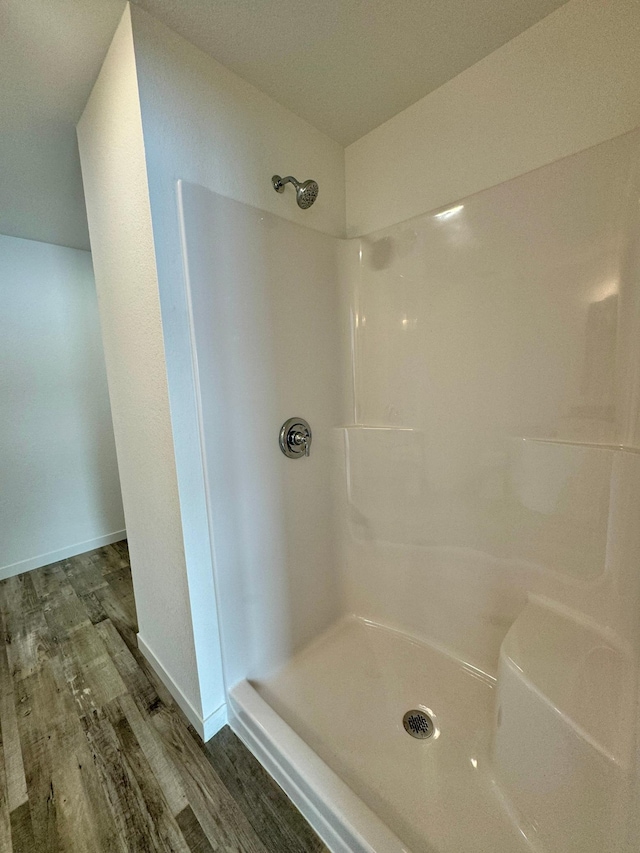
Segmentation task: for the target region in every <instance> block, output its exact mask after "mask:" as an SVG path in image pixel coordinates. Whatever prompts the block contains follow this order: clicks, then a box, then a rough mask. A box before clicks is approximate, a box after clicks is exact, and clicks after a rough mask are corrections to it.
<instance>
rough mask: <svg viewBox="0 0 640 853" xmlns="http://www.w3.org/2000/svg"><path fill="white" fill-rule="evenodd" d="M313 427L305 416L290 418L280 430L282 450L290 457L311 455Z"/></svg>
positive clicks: (296, 457)
mask: <svg viewBox="0 0 640 853" xmlns="http://www.w3.org/2000/svg"><path fill="white" fill-rule="evenodd" d="M310 447H311V427H310V426H309V424H308V423H307V422H306V421H305V420H304V418H289V420H288V421H285V422H284V423H283V424H282V428H281V430H280V450H281V451H282V452H283V453H284V455H285V456H288V457H289V459H299V458H300V457H301V456H308V455H309V448H310Z"/></svg>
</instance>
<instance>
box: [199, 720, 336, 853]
mask: <svg viewBox="0 0 640 853" xmlns="http://www.w3.org/2000/svg"><path fill="white" fill-rule="evenodd" d="M204 749H205V751H206V754H207V756H208V758H209V761H210V762H211V764H212V765H213V767H214V768H215V771H216V773H217V774H218V776H219V777H220V779H221V780H222V782H223V783H224V784H225V786H226V788H227V790H228V791H229V793H230V794H231V796H232V797H233V798H234V800H235V801H236V802H237V803H238V805H239V806H240V808H241V809H242V811H243V812H244V813H245V815H246V816H247V818H248V820H249V822H250V823H251V825H252V826H253V828H254V830H255V831H256V832H257V834H258V835H259V836H260V838H261V839H262V840H263V842H264V844H265V846H266V847H267V849H268V850H270V851H279V850H287V851H290V853H322V851H324V850H326V848H325V846H324V844H323V843H322V841H320V839H319V838H318V836H317V835H316V834H315V833H314V832H313V830H312V829H311V827H310V826H309V824H308V823H307V821H306V820H305V819H304V818H303V817H302V815H301V814H300V812H299V811H298V810H297V809H296V808H295V807H294V806H293V804H292V803H291V801H290V800H289V798H288V797H287V795H286V794H285V793H284V791H283V790H282V788H280V786H279V785H278V784H277V783H276V782H275V781H274V780H273V779H272V778H271V776H269V774H268V773H267V771H266V770H265V769H264V768H263V767H262V765H261V764H260V762H259V761H257V759H255V758H254V757H253V755H252V754H251V753H250V752H249V750H248V749H247V748H246V747H245V746H244V744H243V743H242V742H241V741H240V740H239V739H238V738H237V737H236V735H235V734H234V733H233V732H232V731H231V729H230V728H229V726H225V727H224V728H223V729H222V730H221V731H220V732H218V734H217V735H216V736H215V737H214V738H212V739H211V740H210V741H209V743H207V744H205V745H204Z"/></svg>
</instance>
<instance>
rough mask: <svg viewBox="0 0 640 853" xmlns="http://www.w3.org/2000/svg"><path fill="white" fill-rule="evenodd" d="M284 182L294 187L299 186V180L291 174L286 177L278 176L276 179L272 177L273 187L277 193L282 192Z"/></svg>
mask: <svg viewBox="0 0 640 853" xmlns="http://www.w3.org/2000/svg"><path fill="white" fill-rule="evenodd" d="M285 184H293V186H294V187H295V188H296V189H299V188H300V186H301V185H300V181H298V180H296V179H295V178H294V177H293V175H287V177H286V178H278V180H276V179H275V178H274V179H273V188H274V189H275V191H276V192H277V193H283V192H284V186H285Z"/></svg>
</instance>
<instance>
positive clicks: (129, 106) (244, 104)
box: [78, 7, 344, 733]
mask: <svg viewBox="0 0 640 853" xmlns="http://www.w3.org/2000/svg"><path fill="white" fill-rule="evenodd" d="M134 44H135V49H134ZM134 50H135V53H134ZM142 133H143V134H144V141H143V137H142ZM78 138H79V143H80V153H81V159H82V167H83V179H84V183H85V193H86V195H87V209H88V217H89V229H90V233H91V238H92V250H93V256H94V265H95V268H96V281H97V286H98V292H99V297H100V302H101V318H102V325H103V335H104V338H105V349H106V358H107V372H108V377H109V386H110V391H111V396H112V405H113V410H114V426H115V433H116V441H117V444H118V452H119V457H120V461H121V470H122V488H123V496H124V506H125V513H126V515H127V524H128V530H129V540H130V546H131V557H132V570H133V579H134V587H135V591H136V602H137V605H138V611H139V620H140V637H141V639H142V641H143V646H144V647H145V648H146V649H147V652H148V653H149V655H150V656H151V657H153V658H154V659H155V663H156V665H157V666H158V667H159V669H161V670H162V672H163V673H164V675H165V676H166V677H167V678H168V680H169V682H170V684H171V686H172V689H173V690H174V695H175V693H176V691H177V692H179V693H180V694H181V695H182V697H183V698H184V699H185V700H186V703H187V705H188V706H190V707H191V708H192V709H193V712H194V713H195V714H196V715H197V716H199V717H200V718H201V720H204V721H205V723H204V730H205V732H206V733H211V731H210V729H209V730H207V726H206V720H207V719H208V718H210V719H213V718H215V719H216V720H217V719H219V717H218V716H216V715H217V712H218V710H219V708H220V706H221V703H222V702H223V700H224V690H223V681H222V675H221V659H220V645H219V631H218V624H217V613H216V607H215V590H214V579H213V569H212V557H211V544H210V536H209V528H208V514H207V501H206V493H205V483H204V470H203V464H202V445H201V439H200V425H199V420H198V409H197V398H196V385H195V378H194V365H193V360H192V350H191V336H190V326H189V317H188V310H187V298H186V288H185V281H184V274H183V269H182V259H181V258H182V253H181V244H180V230H179V221H178V215H177V205H176V180H177V179H179V178H185V179H189V180H191V181H194V182H197V183H201V184H203V185H205V186H207V187H209V188H211V189H214V190H217V191H219V192H221V193H223V194H227V195H231V196H233V197H235V198H237V199H238V200H241V201H245V202H248V203H250V204H254V205H256V206H259V207H262V208H266V209H272V210H276V211H278V212H279V213H281V215H283V216H285V217H286V218H289V219H292V220H294V221H296V220H297V221H304V222H305V223H306V224H307V225H310V226H311V227H314V228H316V229H318V230H320V231H325V232H327V233H330V234H335V233H342V232H343V231H344V152H343V149H342V147H341V146H340V145H338V144H337V143H335V142H333V141H331V140H329V139H328V138H327V137H325V136H323V134H321V133H319V132H318V131H317V130H315V129H314V128H312V127H310V126H309V125H308V124H307V123H306V122H304V121H302V120H301V119H299V118H298V117H297V116H294V115H293V114H291V113H289V112H288V111H287V110H285V109H283V108H282V107H281V106H279V105H278V104H276V103H275V102H274V101H272V100H271V99H270V98H268V97H266V96H265V95H263V94H261V93H260V92H258V91H257V90H256V89H254V88H253V87H252V86H249V85H248V84H246V83H244V82H243V81H242V80H240V79H239V78H238V77H236V76H235V75H234V74H231V73H230V72H228V71H227V70H226V69H224V68H223V67H222V66H220V65H219V64H218V63H217V62H215V61H214V60H213V59H211V58H210V57H208V56H207V55H206V54H204V53H202V52H201V51H199V50H197V49H196V48H194V47H193V46H192V45H190V44H188V43H187V42H186V41H184V40H183V39H182V38H180V37H179V36H177V35H176V34H175V33H173V32H171V31H170V30H168V29H167V28H166V27H165V26H163V25H162V24H160V23H158V22H157V21H156V20H155V19H153V18H152V17H150V16H149V15H148V14H146V13H145V12H143V11H142V10H140V9H139V8H137V7H133V8H131V10H129V8H128V9H127V11H126V12H125V16H124V18H123V20H122V22H121V25H120V27H119V29H118V32H117V33H116V36H115V38H114V42H113V44H112V47H111V49H110V51H109V55H108V56H107V59H106V60H105V64H104V66H103V69H102V72H101V74H100V77H99V79H98V82H97V83H96V86H95V88H94V91H93V93H92V96H91V98H90V100H89V103H88V105H87V108H86V110H85V113H84V115H83V117H82V119H81V121H80V124H79V126H78ZM278 171H280V172H282V173H285V174H287V173H290V172H292V173H293V174H296V173H299V176H300V177H301V178H307V177H314V178H315V179H316V180H318V181H319V182H320V186H321V197H320V200H319V201H318V202H317V204H316V205H315V206H314V208H313V209H312V210H311V211H309V212H308V213H307V214H306V215H305V213H304V212H303V211H301V210H300V209H299V208H298V207H297V206H296V204H295V199H294V197H293V193H287V194H286V195H285V196H280V195H278V194H277V193H275V192H274V190H273V188H272V187H271V183H270V180H271V176H272V175H273V174H274V173H275V172H278ZM160 318H161V319H160Z"/></svg>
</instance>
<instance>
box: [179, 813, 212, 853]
mask: <svg viewBox="0 0 640 853" xmlns="http://www.w3.org/2000/svg"><path fill="white" fill-rule="evenodd" d="M176 820H177V821H178V826H179V827H180V829H181V830H182V834H183V836H184V839H185V841H186V842H187V847H188V848H189V850H190V853H213V847H212V846H211V844H210V843H209V839H208V838H207V836H206V835H205V833H204V830H203V828H202V827H201V826H200V821H199V820H198V819H197V817H196V816H195V815H194V813H193V809H192V808H191V806H187V807H186V808H185V809H183V810H182V811H181V812H180V814H179V815H177V817H176Z"/></svg>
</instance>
